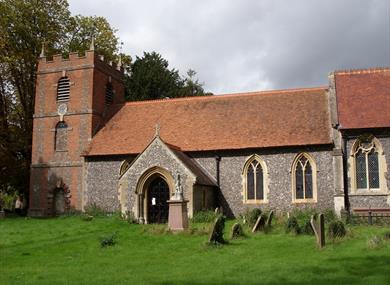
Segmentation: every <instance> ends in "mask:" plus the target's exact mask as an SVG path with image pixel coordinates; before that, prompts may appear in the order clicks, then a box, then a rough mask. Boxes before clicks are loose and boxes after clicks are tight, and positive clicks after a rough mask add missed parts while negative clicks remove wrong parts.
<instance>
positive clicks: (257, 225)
mask: <svg viewBox="0 0 390 285" xmlns="http://www.w3.org/2000/svg"><path fill="white" fill-rule="evenodd" d="M264 228H265V219H264V216H263V215H260V216H259V217H258V218H257V221H256V223H255V225H254V226H253V228H252V233H254V232H256V231H262V230H264Z"/></svg>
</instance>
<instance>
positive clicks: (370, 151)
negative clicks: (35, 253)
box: [29, 50, 390, 223]
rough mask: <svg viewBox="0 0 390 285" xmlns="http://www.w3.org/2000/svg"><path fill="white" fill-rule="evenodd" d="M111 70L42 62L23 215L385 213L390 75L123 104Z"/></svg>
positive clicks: (93, 59)
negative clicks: (178, 204) (174, 199)
mask: <svg viewBox="0 0 390 285" xmlns="http://www.w3.org/2000/svg"><path fill="white" fill-rule="evenodd" d="M123 79H124V73H123V68H122V67H121V65H120V64H115V63H112V62H105V61H104V58H102V57H100V56H98V55H97V54H96V52H95V51H94V50H90V51H86V53H85V56H79V55H78V54H77V53H72V54H70V55H69V58H66V59H64V58H62V56H61V55H58V56H54V57H53V59H51V60H48V58H46V57H44V56H42V57H41V58H40V59H39V65H38V72H37V83H36V84H37V86H36V99H35V113H34V129H33V145H32V164H31V181H30V207H29V214H30V215H31V216H52V215H57V214H62V213H65V212H67V211H69V210H70V209H75V210H80V211H83V210H85V209H86V208H88V207H91V206H97V207H100V208H102V209H104V210H106V211H108V212H114V211H121V212H122V213H123V214H131V215H133V216H134V217H135V218H136V219H138V221H140V222H141V223H164V222H166V221H167V218H168V204H167V200H169V199H170V197H171V196H172V195H173V193H174V191H175V185H177V184H178V183H179V184H181V185H182V187H183V195H184V198H185V199H186V200H188V201H189V202H188V204H187V210H188V215H189V216H192V215H193V214H194V213H196V212H198V211H202V210H207V209H214V208H215V207H221V208H222V210H223V213H224V214H225V215H226V216H228V217H233V216H238V215H239V214H240V213H244V212H245V211H246V210H247V209H251V208H254V207H260V208H262V209H273V210H275V211H277V212H287V211H292V210H293V209H307V208H316V209H318V210H325V209H334V210H335V211H336V213H340V211H341V210H342V209H345V210H348V211H353V210H355V209H361V208H367V209H368V208H372V209H374V208H377V209H383V208H390V191H389V185H390V181H389V180H390V178H389V177H390V175H389V173H390V172H389V171H390V68H375V69H364V70H349V71H335V72H332V73H330V74H329V78H328V80H329V85H328V86H324V87H315V88H302V89H287V90H275V91H260V92H249V93H238V94H226V95H215V96H203V97H188V98H177V99H163V100H152V101H138V102H125V98H124V85H123Z"/></svg>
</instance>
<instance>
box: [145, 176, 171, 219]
mask: <svg viewBox="0 0 390 285" xmlns="http://www.w3.org/2000/svg"><path fill="white" fill-rule="evenodd" d="M147 197H148V223H149V224H162V223H166V222H168V212H169V209H168V203H167V201H168V200H169V187H168V184H167V183H166V182H165V180H164V179H162V178H161V177H157V178H155V179H154V180H153V181H152V182H151V183H150V185H149V188H148V195H147Z"/></svg>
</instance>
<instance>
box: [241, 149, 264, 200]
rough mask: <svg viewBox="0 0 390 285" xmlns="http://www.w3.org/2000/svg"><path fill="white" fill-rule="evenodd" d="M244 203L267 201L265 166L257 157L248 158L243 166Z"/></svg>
mask: <svg viewBox="0 0 390 285" xmlns="http://www.w3.org/2000/svg"><path fill="white" fill-rule="evenodd" d="M243 180H244V183H243V184H244V202H245V203H261V202H266V201H267V171H266V165H265V163H264V161H263V160H261V159H260V157H259V156H258V155H254V156H252V157H250V158H249V159H248V160H247V162H246V163H245V165H244V171H243Z"/></svg>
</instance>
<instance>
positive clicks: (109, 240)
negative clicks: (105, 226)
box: [100, 233, 116, 247]
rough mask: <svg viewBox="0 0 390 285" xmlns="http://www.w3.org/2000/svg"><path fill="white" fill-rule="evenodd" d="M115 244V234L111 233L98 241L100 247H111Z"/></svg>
mask: <svg viewBox="0 0 390 285" xmlns="http://www.w3.org/2000/svg"><path fill="white" fill-rule="evenodd" d="M115 243H116V233H113V234H112V235H109V236H105V237H102V238H101V239H100V245H101V247H106V246H113V245H115Z"/></svg>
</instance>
